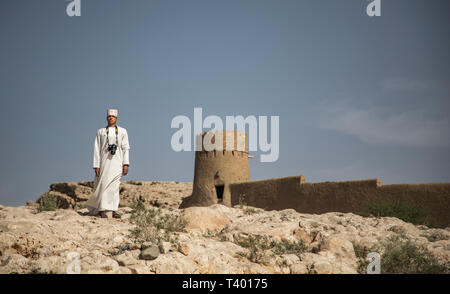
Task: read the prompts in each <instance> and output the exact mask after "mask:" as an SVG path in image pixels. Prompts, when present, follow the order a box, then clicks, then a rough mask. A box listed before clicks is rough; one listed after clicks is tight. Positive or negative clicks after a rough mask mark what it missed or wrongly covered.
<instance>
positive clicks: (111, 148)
mask: <svg viewBox="0 0 450 294" xmlns="http://www.w3.org/2000/svg"><path fill="white" fill-rule="evenodd" d="M116 150H117V145H116V144H112V145H108V151H111V154H112V155H114V154H116Z"/></svg>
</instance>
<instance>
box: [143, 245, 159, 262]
mask: <svg viewBox="0 0 450 294" xmlns="http://www.w3.org/2000/svg"><path fill="white" fill-rule="evenodd" d="M158 256H159V248H158V246H150V247H148V248H146V249H144V250H142V251H141V255H140V256H139V258H140V259H144V260H154V259H157V258H158Z"/></svg>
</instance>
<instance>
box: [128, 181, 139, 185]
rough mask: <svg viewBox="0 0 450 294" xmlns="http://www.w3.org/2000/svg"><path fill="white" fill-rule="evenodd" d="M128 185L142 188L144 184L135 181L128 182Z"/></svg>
mask: <svg viewBox="0 0 450 294" xmlns="http://www.w3.org/2000/svg"><path fill="white" fill-rule="evenodd" d="M128 184H131V185H136V186H142V182H138V181H133V180H131V181H128Z"/></svg>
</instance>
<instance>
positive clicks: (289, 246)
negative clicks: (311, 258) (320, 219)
mask: <svg viewBox="0 0 450 294" xmlns="http://www.w3.org/2000/svg"><path fill="white" fill-rule="evenodd" d="M272 245H273V249H274V253H275V254H278V255H283V254H297V255H300V254H301V253H303V252H306V250H307V249H308V246H307V245H306V244H305V242H304V241H303V240H300V241H294V242H288V241H286V240H281V242H274V241H272Z"/></svg>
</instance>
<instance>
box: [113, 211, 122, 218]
mask: <svg viewBox="0 0 450 294" xmlns="http://www.w3.org/2000/svg"><path fill="white" fill-rule="evenodd" d="M121 217H122V216H121V215H120V214H118V213H117V212H115V211H113V218H121Z"/></svg>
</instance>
